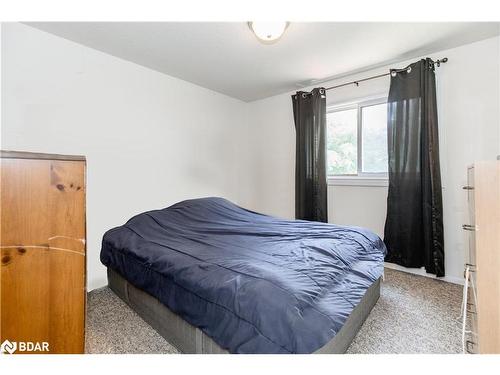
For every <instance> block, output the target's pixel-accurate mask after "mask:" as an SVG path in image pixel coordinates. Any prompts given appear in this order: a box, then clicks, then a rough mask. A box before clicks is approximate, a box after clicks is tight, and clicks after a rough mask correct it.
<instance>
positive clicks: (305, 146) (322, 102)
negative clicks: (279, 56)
mask: <svg viewBox="0 0 500 375" xmlns="http://www.w3.org/2000/svg"><path fill="white" fill-rule="evenodd" d="M292 102H293V115H294V119H295V133H296V146H295V148H296V153H295V217H296V218H297V219H303V220H311V221H322V222H325V223H326V222H328V215H327V200H326V195H327V183H326V95H325V89H324V88H316V89H314V90H312V92H310V93H309V92H303V91H298V92H297V93H296V94H295V95H293V96H292Z"/></svg>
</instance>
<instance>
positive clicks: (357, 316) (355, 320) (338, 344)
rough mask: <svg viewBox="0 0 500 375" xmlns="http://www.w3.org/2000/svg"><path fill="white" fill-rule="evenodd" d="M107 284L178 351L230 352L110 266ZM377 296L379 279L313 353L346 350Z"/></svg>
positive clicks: (332, 352) (343, 351) (333, 352)
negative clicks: (342, 324)
mask: <svg viewBox="0 0 500 375" xmlns="http://www.w3.org/2000/svg"><path fill="white" fill-rule="evenodd" d="M108 285H109V287H110V289H111V290H112V291H113V292H115V294H116V295H117V296H118V297H120V298H121V299H122V300H123V301H125V302H126V303H127V304H128V305H129V306H130V307H131V308H132V309H133V310H134V311H135V312H136V313H137V314H138V315H139V316H140V317H141V318H142V319H144V320H145V321H146V322H147V323H148V324H149V325H151V327H153V328H154V329H155V330H156V331H157V332H158V333H159V334H160V335H161V336H163V337H164V338H165V340H167V341H168V342H169V343H170V344H172V345H173V346H175V347H176V348H177V349H178V350H179V351H180V352H182V353H191V354H227V353H229V352H228V351H227V350H226V349H223V348H221V347H220V346H219V345H218V344H217V343H215V341H213V340H212V339H211V338H210V337H209V336H207V335H206V334H205V333H204V332H203V331H202V330H200V329H199V328H197V327H195V326H193V325H191V324H189V323H188V322H186V321H185V320H184V319H182V318H181V317H180V316H178V315H177V314H175V313H173V312H172V311H170V310H169V309H168V308H167V307H166V306H165V305H163V304H162V303H161V302H160V301H159V300H158V299H156V298H155V297H153V296H151V295H149V294H148V293H146V292H144V291H142V290H140V289H138V288H136V287H135V286H133V285H132V284H130V283H129V282H128V281H127V280H125V279H124V278H123V277H122V276H121V275H120V274H118V273H117V272H115V271H113V270H112V269H110V268H108ZM379 296H380V279H378V280H377V281H375V282H374V283H373V284H372V286H371V287H370V288H368V290H367V291H366V293H365V295H364V296H363V298H362V299H361V301H360V302H359V304H358V305H357V306H356V307H355V308H354V310H352V312H351V315H349V317H348V318H347V320H346V322H345V323H344V326H343V327H342V329H341V330H340V331H339V332H338V333H337V334H336V335H335V337H334V338H333V339H332V340H330V341H329V342H328V343H326V344H325V345H324V346H323V347H321V348H320V349H318V350H317V351H316V352H314V353H320V354H339V353H345V352H346V350H347V348H348V347H349V345H350V344H351V342H352V340H353V339H354V337H355V336H356V334H357V333H358V331H359V329H360V328H361V326H362V325H363V322H364V321H365V319H366V318H367V316H368V315H369V314H370V311H371V310H372V308H373V306H375V304H376V303H377V300H378V298H379Z"/></svg>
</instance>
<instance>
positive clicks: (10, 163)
mask: <svg viewBox="0 0 500 375" xmlns="http://www.w3.org/2000/svg"><path fill="white" fill-rule="evenodd" d="M0 189H1V190H0V195H1V218H0V219H1V220H0V222H1V224H0V225H1V228H0V236H1V237H0V244H1V258H0V264H1V273H0V295H1V298H0V320H1V327H0V342H3V341H4V340H6V339H8V340H9V341H16V342H28V341H29V342H48V344H49V353H83V351H84V319H85V162H84V161H63V160H36V159H15V158H12V159H10V158H5V159H1V182H0ZM18 352H19V351H18Z"/></svg>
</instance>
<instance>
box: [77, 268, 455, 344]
mask: <svg viewBox="0 0 500 375" xmlns="http://www.w3.org/2000/svg"><path fill="white" fill-rule="evenodd" d="M461 293H462V288H461V287H460V286H459V285H455V284H450V283H446V282H443V281H439V280H436V279H432V278H428V277H423V276H416V275H411V274H408V273H404V272H400V271H395V270H391V269H386V270H385V281H384V282H383V283H382V290H381V296H380V299H379V301H378V302H377V304H376V306H375V307H374V308H373V310H372V312H371V314H370V316H369V317H368V319H367V320H366V322H365V323H364V325H363V327H362V328H361V330H360V331H359V333H358V335H357V336H356V338H355V339H354V341H353V343H352V344H351V346H350V347H349V350H348V353H460V352H461V341H460V338H461V336H460V334H461V331H460V328H461V327H460V322H459V321H458V320H457V317H458V316H459V314H460V304H461V298H462V294H461ZM87 304H88V306H87V310H88V313H87V342H86V352H87V353H178V351H177V350H176V349H175V348H174V347H173V346H171V345H170V344H169V343H168V342H167V341H166V340H165V339H163V338H162V337H161V336H160V335H159V334H158V333H157V332H156V331H155V330H154V329H152V328H151V327H150V326H149V325H148V324H147V323H146V322H144V321H143V320H142V319H141V318H140V317H139V316H138V315H137V314H136V313H135V312H134V311H133V310H131V309H130V308H129V307H128V306H127V305H126V304H125V303H124V302H122V300H120V299H119V298H118V297H117V296H116V295H115V294H114V293H113V292H112V291H111V290H110V289H109V288H102V289H97V290H93V291H92V292H90V293H89V295H88V302H87Z"/></svg>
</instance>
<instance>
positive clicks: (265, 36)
mask: <svg viewBox="0 0 500 375" xmlns="http://www.w3.org/2000/svg"><path fill="white" fill-rule="evenodd" d="M248 26H249V27H250V29H251V30H252V31H253V33H254V34H255V36H256V37H257V38H258V39H259V40H260V41H261V42H263V43H266V44H270V43H274V42H276V41H277V40H278V39H279V38H281V36H282V35H283V33H284V32H285V30H286V28H287V27H288V22H249V23H248Z"/></svg>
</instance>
